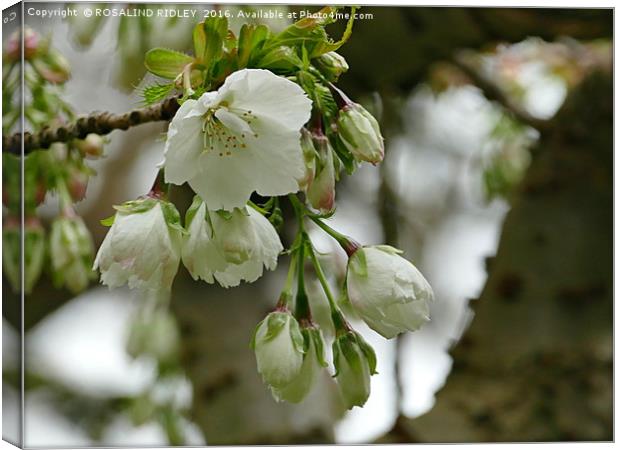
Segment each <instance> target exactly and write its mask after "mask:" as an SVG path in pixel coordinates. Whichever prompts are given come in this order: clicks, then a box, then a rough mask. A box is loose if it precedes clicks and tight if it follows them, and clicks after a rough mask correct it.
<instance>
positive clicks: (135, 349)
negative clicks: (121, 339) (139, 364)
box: [127, 308, 179, 362]
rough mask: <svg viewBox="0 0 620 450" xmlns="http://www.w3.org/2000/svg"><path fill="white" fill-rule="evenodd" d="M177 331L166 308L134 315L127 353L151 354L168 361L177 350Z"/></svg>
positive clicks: (134, 354) (132, 354) (136, 354)
mask: <svg viewBox="0 0 620 450" xmlns="http://www.w3.org/2000/svg"><path fill="white" fill-rule="evenodd" d="M178 347H179V331H178V328H177V324H176V322H175V320H174V317H172V315H171V314H170V312H169V311H168V310H167V309H166V308H155V309H154V310H153V311H149V312H148V313H146V314H144V313H141V314H139V315H137V316H136V318H135V320H134V321H133V322H132V324H131V328H130V331H129V338H128V340H127V353H129V355H130V356H132V357H133V358H137V357H138V356H141V355H148V356H152V357H154V358H155V359H157V360H158V361H160V362H165V361H170V360H171V359H173V358H174V357H175V356H176V355H177V352H178Z"/></svg>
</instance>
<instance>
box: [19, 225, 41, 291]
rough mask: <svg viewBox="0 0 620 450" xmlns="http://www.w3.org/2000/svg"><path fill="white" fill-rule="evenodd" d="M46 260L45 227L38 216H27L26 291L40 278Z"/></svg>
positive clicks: (25, 230)
mask: <svg viewBox="0 0 620 450" xmlns="http://www.w3.org/2000/svg"><path fill="white" fill-rule="evenodd" d="M44 261H45V229H44V228H43V226H42V225H41V222H40V221H39V219H38V217H35V216H32V217H27V218H26V220H25V226H24V292H25V293H26V294H29V293H30V292H31V291H32V288H33V287H34V285H35V284H36V282H37V281H38V280H39V277H40V276H41V272H42V271H43V263H44Z"/></svg>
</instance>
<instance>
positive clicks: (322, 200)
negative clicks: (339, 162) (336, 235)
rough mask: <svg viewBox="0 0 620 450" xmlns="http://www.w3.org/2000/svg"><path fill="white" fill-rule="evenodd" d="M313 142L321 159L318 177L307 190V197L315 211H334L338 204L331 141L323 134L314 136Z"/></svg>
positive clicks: (319, 160)
mask: <svg viewBox="0 0 620 450" xmlns="http://www.w3.org/2000/svg"><path fill="white" fill-rule="evenodd" d="M313 141H314V145H315V148H316V150H317V153H318V154H319V158H318V160H317V168H316V175H315V177H314V179H313V180H312V182H311V183H310V186H308V188H307V189H306V197H307V199H308V202H309V203H310V205H311V206H312V207H313V208H314V209H318V210H319V211H321V212H329V211H332V210H333V209H334V207H335V203H336V171H335V168H334V151H333V149H332V147H331V145H330V143H329V140H328V139H327V137H326V136H325V135H323V134H320V135H316V134H315V135H313Z"/></svg>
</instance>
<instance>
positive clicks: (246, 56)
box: [237, 24, 270, 69]
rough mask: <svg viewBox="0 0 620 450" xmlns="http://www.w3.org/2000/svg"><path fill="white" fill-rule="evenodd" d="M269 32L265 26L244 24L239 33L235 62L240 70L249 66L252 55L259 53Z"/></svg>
mask: <svg viewBox="0 0 620 450" xmlns="http://www.w3.org/2000/svg"><path fill="white" fill-rule="evenodd" d="M269 35H270V32H269V28H268V27H267V26H266V25H250V24H244V25H243V26H242V27H241V31H240V32H239V43H238V47H237V61H238V65H239V68H240V69H243V68H244V67H247V66H249V65H250V63H251V62H252V59H253V55H255V54H257V53H259V52H260V50H261V49H262V47H263V45H264V44H265V42H266V40H267V39H268V38H269Z"/></svg>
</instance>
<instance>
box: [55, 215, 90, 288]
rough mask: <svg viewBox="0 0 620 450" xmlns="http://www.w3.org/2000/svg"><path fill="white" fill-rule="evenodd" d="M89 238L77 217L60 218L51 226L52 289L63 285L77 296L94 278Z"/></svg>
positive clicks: (87, 232)
mask: <svg viewBox="0 0 620 450" xmlns="http://www.w3.org/2000/svg"><path fill="white" fill-rule="evenodd" d="M93 257H94V247H93V241H92V237H91V235H90V232H89V231H88V228H86V225H85V224H84V221H83V220H82V218H81V217H79V216H74V217H65V216H61V217H60V218H58V219H56V220H55V221H54V222H53V223H52V230H51V232H50V259H51V263H52V264H51V266H52V267H51V268H52V280H53V282H54V285H55V286H56V287H60V286H63V285H65V286H66V287H67V288H68V289H69V290H70V291H71V292H73V293H74V294H77V293H78V292H81V291H83V290H84V289H86V288H87V287H88V283H89V282H90V280H91V279H93V278H94V277H95V276H96V273H95V272H94V271H93V269H92V266H93Z"/></svg>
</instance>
